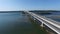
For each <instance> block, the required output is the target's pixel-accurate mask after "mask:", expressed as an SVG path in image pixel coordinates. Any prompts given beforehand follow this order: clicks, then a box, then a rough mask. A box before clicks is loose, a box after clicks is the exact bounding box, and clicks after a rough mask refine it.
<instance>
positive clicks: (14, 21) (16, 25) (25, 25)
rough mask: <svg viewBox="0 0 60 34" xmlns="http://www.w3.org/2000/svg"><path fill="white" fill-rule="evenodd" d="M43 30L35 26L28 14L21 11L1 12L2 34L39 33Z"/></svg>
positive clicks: (0, 24) (0, 27)
mask: <svg viewBox="0 0 60 34" xmlns="http://www.w3.org/2000/svg"><path fill="white" fill-rule="evenodd" d="M35 26H36V25H35ZM41 32H42V31H41ZM41 32H39V29H36V28H35V27H34V25H33V24H32V22H31V21H30V20H29V18H28V16H27V15H25V14H22V13H21V12H18V13H14V12H13V13H0V34H38V33H41Z"/></svg>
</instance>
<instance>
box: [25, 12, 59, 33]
mask: <svg viewBox="0 0 60 34" xmlns="http://www.w3.org/2000/svg"><path fill="white" fill-rule="evenodd" d="M24 12H25V13H28V14H29V15H30V16H32V17H34V18H35V19H37V20H39V21H40V22H42V24H41V26H42V27H44V25H46V26H47V27H49V28H50V29H51V30H53V31H54V32H56V33H57V34H60V22H57V21H54V20H52V19H49V18H46V17H45V16H42V15H37V14H35V13H33V12H29V11H24ZM43 24H44V25H43Z"/></svg>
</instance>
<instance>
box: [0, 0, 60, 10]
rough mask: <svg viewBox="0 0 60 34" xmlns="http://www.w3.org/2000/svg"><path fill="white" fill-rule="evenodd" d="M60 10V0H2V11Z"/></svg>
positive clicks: (0, 4) (0, 5) (0, 7)
mask: <svg viewBox="0 0 60 34" xmlns="http://www.w3.org/2000/svg"><path fill="white" fill-rule="evenodd" d="M17 10H60V0H0V11H17Z"/></svg>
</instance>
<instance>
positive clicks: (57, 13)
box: [37, 11, 60, 22]
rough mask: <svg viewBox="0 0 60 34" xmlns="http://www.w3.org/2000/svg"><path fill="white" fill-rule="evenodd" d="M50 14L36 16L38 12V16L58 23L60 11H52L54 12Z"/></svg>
mask: <svg viewBox="0 0 60 34" xmlns="http://www.w3.org/2000/svg"><path fill="white" fill-rule="evenodd" d="M50 13H51V14H38V12H37V14H38V15H43V16H45V17H47V18H50V19H53V20H55V21H58V22H60V11H54V12H50Z"/></svg>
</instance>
